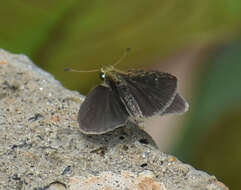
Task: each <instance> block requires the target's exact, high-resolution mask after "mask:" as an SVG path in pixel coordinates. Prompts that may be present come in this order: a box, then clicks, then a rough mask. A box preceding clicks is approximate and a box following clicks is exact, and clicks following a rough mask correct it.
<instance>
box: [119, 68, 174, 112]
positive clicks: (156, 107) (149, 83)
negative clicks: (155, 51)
mask: <svg viewBox="0 0 241 190" xmlns="http://www.w3.org/2000/svg"><path fill="white" fill-rule="evenodd" d="M122 77H123V78H124V80H125V82H126V86H127V88H128V89H129V92H130V94H132V96H133V97H134V99H135V100H136V102H137V104H138V105H139V107H140V110H141V112H142V114H143V116H144V117H150V116H153V115H160V114H161V113H162V112H164V111H165V109H166V108H167V107H168V106H169V105H170V104H171V103H172V101H173V100H174V97H175V95H176V89H177V79H176V77H174V76H172V75H170V74H168V73H162V72H158V71H149V72H145V71H143V72H142V71H138V72H137V73H133V74H129V75H123V76H122Z"/></svg>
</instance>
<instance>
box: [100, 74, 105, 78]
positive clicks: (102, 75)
mask: <svg viewBox="0 0 241 190" xmlns="http://www.w3.org/2000/svg"><path fill="white" fill-rule="evenodd" d="M100 78H101V80H104V79H105V73H102V72H101V73H100Z"/></svg>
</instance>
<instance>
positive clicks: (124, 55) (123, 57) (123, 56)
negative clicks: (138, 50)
mask: <svg viewBox="0 0 241 190" xmlns="http://www.w3.org/2000/svg"><path fill="white" fill-rule="evenodd" d="M130 50H131V48H126V50H125V52H124V53H123V55H122V56H121V57H120V59H119V60H118V61H116V62H115V63H114V64H113V65H112V66H116V65H118V64H119V63H121V62H122V61H123V60H124V59H125V58H126V56H127V55H128V53H129V52H130Z"/></svg>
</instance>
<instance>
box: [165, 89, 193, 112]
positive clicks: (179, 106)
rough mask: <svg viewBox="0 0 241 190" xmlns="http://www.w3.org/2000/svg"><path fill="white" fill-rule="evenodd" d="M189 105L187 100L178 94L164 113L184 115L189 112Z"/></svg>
mask: <svg viewBox="0 0 241 190" xmlns="http://www.w3.org/2000/svg"><path fill="white" fill-rule="evenodd" d="M188 107H189V106H188V103H187V102H186V100H185V99H184V98H183V97H182V96H181V95H180V94H179V93H177V94H176V96H175V98H174V100H173V101H172V103H171V105H170V106H169V107H167V109H166V110H165V111H164V112H163V113H162V115H165V114H174V113H184V112H186V111H187V110H188Z"/></svg>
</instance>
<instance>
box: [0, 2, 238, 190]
mask: <svg viewBox="0 0 241 190" xmlns="http://www.w3.org/2000/svg"><path fill="white" fill-rule="evenodd" d="M0 5H1V6H0V48H3V49H6V50H9V51H11V52H13V53H22V54H26V55H28V56H29V57H30V58H31V59H32V60H33V61H34V62H35V63H36V64H38V65H39V66H40V67H42V68H43V69H45V70H47V71H48V72H50V73H52V74H53V75H54V76H55V77H56V79H58V80H60V81H61V82H62V84H63V85H64V86H66V87H67V88H70V89H73V90H79V91H80V93H82V94H87V93H88V91H89V90H90V89H91V88H92V87H93V86H95V85H97V84H98V83H99V82H100V80H99V75H97V74H96V73H82V74H78V73H66V72H64V68H66V67H71V68H75V69H81V70H89V69H96V68H100V67H101V65H106V64H112V63H114V62H115V61H116V60H117V59H118V58H119V57H120V56H121V54H122V53H123V51H124V49H126V48H127V47H131V48H132V51H131V52H130V54H129V55H128V58H127V59H126V60H125V61H123V62H122V63H121V64H120V65H119V66H118V68H119V69H123V70H126V69H128V68H147V69H160V70H164V71H168V72H171V73H173V74H175V75H177V77H178V78H179V79H180V82H179V86H180V91H181V93H182V94H184V96H185V97H186V99H187V100H188V102H189V104H190V110H189V112H188V113H186V114H185V115H183V116H178V117H179V118H182V119H177V121H178V122H176V123H173V122H172V121H168V122H167V123H169V124H167V126H164V125H163V124H159V126H160V128H165V127H166V128H168V129H169V128H172V126H170V125H173V126H174V125H175V126H178V127H173V129H178V130H176V132H177V131H178V132H177V133H168V134H169V136H170V139H171V140H169V141H168V142H166V146H165V148H161V150H162V151H166V152H168V153H172V154H174V155H176V156H177V157H178V158H179V159H181V160H182V161H184V162H187V163H189V164H192V165H193V166H194V167H196V168H197V169H201V170H205V171H207V172H208V173H210V174H213V175H215V176H216V177H217V178H218V179H219V180H220V181H222V182H224V183H225V184H226V185H227V186H228V187H229V188H230V189H241V180H240V177H241V1H240V0H222V1H220V0H213V1H210V0H203V1H196V0H186V1H175V0H162V1H155V0H153V1H146V0H132V1H126V0H123V1H110V0H102V1H97V0H93V1H81V0H68V1H66V0H51V1H49V0H48V1H47V0H42V1H32V0H21V1H20V0H8V1H3V0H0ZM173 119H175V120H176V118H173ZM173 119H171V120H173ZM160 120H162V119H160ZM179 121H180V122H179ZM170 122H171V124H170ZM160 123H161V121H160ZM154 130H155V129H154ZM150 131H151V130H150ZM150 133H151V132H150ZM174 134H175V135H174ZM162 137H163V134H162V133H161V132H160V133H159V134H158V136H156V137H155V139H156V140H157V142H159V139H162ZM170 141H171V142H170ZM163 144H165V142H162V143H160V144H159V145H160V147H162V145H163Z"/></svg>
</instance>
